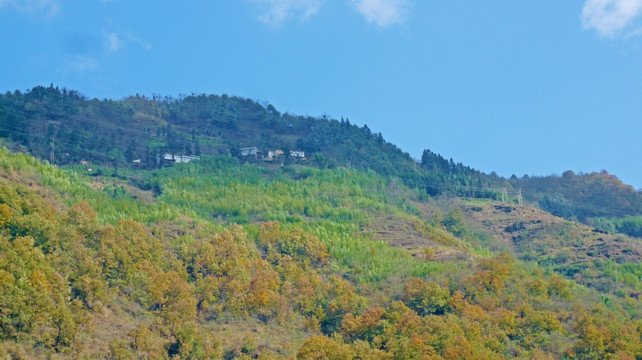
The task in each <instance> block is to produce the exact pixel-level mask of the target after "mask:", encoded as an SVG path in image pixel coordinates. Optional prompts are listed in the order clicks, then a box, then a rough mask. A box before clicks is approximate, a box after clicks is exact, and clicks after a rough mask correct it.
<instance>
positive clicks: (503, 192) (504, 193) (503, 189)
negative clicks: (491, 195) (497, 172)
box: [502, 188, 508, 203]
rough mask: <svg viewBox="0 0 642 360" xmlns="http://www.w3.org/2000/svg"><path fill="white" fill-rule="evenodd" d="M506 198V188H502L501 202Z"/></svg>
mask: <svg viewBox="0 0 642 360" xmlns="http://www.w3.org/2000/svg"><path fill="white" fill-rule="evenodd" d="M507 198H508V194H507V193H506V188H502V202H503V203H505V202H506V199H507Z"/></svg>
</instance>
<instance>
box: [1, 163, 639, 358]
mask: <svg viewBox="0 0 642 360" xmlns="http://www.w3.org/2000/svg"><path fill="white" fill-rule="evenodd" d="M114 172H115V168H113V167H105V168H104V172H103V175H101V176H88V175H86V174H85V173H86V166H80V165H78V166H71V167H66V168H60V167H55V166H52V165H49V164H47V163H43V162H41V161H39V160H37V159H35V158H33V157H31V156H29V155H25V154H12V153H10V152H9V151H8V150H1V151H0V229H1V230H0V249H1V250H0V333H1V334H2V341H1V342H0V354H2V356H3V357H7V358H54V359H56V358H74V357H75V358H105V359H134V358H143V359H144V358H150V359H158V358H181V359H202V358H221V359H222V358H225V359H234V358H240V359H249V358H259V359H279V358H298V359H323V358H328V359H472V358H477V359H501V358H524V359H526V358H535V359H562V358H567V359H573V358H574V359H604V358H613V359H635V358H639V357H642V342H641V334H642V321H640V304H639V301H638V299H637V297H638V294H639V292H640V291H642V289H640V280H641V276H642V271H640V268H639V256H640V253H639V251H638V249H639V245H637V241H638V240H635V239H630V238H627V237H625V236H623V235H620V236H619V237H614V236H611V235H609V236H608V237H607V236H606V234H601V235H599V236H598V234H596V233H593V232H592V230H591V229H589V228H585V227H582V226H581V225H577V224H573V223H570V222H567V221H564V220H561V219H559V218H556V217H553V216H551V215H548V214H542V213H537V212H532V215H531V217H530V218H529V219H528V220H527V221H525V222H524V224H522V225H519V224H516V221H515V220H514V219H506V217H507V216H509V215H511V214H512V215H513V216H515V215H518V216H517V218H523V216H522V215H523V214H524V213H525V212H527V211H530V210H528V209H530V208H526V207H514V206H513V205H510V204H502V203H498V202H495V201H490V200H483V201H482V200H466V201H463V202H461V201H457V200H452V199H450V200H449V199H448V198H443V199H441V200H439V201H437V200H434V199H431V198H430V197H429V196H428V195H426V194H425V192H424V191H422V190H421V189H417V188H412V187H408V186H406V185H404V184H403V183H402V182H400V181H399V180H396V179H395V178H390V177H384V176H382V175H381V174H378V173H377V172H375V171H364V170H356V169H347V168H339V169H317V168H310V167H306V166H301V165H296V164H294V165H286V166H283V167H266V166H263V165H260V164H252V163H245V162H243V161H241V160H239V159H235V158H233V157H229V156H227V155H218V156H213V155H211V156H206V155H203V156H202V158H201V160H200V161H198V162H194V163H190V164H176V165H175V166H172V167H169V168H163V169H157V170H131V169H130V170H126V169H122V168H121V169H120V170H119V171H118V174H117V176H113V175H112V174H113V173H114ZM501 206H504V207H505V208H501ZM498 207H499V208H498ZM493 209H494V210H493ZM498 209H499V210H498ZM502 209H503V210H502ZM506 209H511V210H510V211H508V210H506ZM494 211H501V212H500V213H497V212H494ZM533 211H537V210H533ZM472 214H481V215H480V216H481V217H480V218H477V219H476V218H474V217H473V215H472ZM500 216H503V219H504V220H502V219H501V218H498V217H500ZM537 220H540V221H542V222H546V223H547V224H549V225H550V226H546V227H545V228H542V227H538V226H535V225H536V224H530V223H529V221H535V222H536V221H537ZM501 221H505V223H502V222H501ZM504 224H507V225H506V226H504ZM502 228H503V230H502V231H501V232H503V233H510V234H512V235H511V236H510V237H508V236H503V235H501V234H500V230H499V229H502ZM400 233H408V234H410V235H409V237H408V239H409V241H399V240H400V238H401V235H400ZM597 237H602V238H603V242H604V244H606V245H604V247H605V248H606V249H607V250H606V251H603V252H599V254H597V255H596V254H593V255H592V254H589V252H590V251H591V249H592V245H593V244H598V243H599V242H600V240H598V239H597ZM618 239H620V240H618ZM620 243H621V244H620ZM528 244H531V245H528ZM582 244H583V245H582ZM576 245H577V246H576ZM572 246H576V247H577V248H578V249H580V250H577V251H576V250H573V248H572ZM565 248H569V249H571V251H574V252H572V253H571V255H570V256H567V257H566V258H565V259H564V258H563V255H560V253H562V252H563V250H564V249H565ZM607 255H608V258H607ZM591 256H595V257H599V258H600V259H601V260H603V261H604V262H603V265H596V266H594V267H582V266H580V265H581V264H582V263H583V262H582V261H584V260H585V259H586V257H591ZM551 259H552V261H551ZM560 259H562V260H565V261H561V260H560ZM609 261H610V262H609ZM595 279H607V280H608V281H607V282H600V281H594V280H595ZM605 284H606V285H609V284H611V286H605Z"/></svg>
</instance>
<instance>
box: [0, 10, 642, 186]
mask: <svg viewBox="0 0 642 360" xmlns="http://www.w3.org/2000/svg"><path fill="white" fill-rule="evenodd" d="M641 19H642V0H575V1H572V0H569V1H514V0H498V1H493V2H489V1H481V0H469V1H458V0H453V1H429V0H227V1H225V0H189V1H180V2H179V1H167V2H164V1H148V0H136V1H126V0H0V91H7V90H10V91H13V90H15V89H19V90H21V91H24V90H27V89H29V88H31V87H33V86H36V85H49V84H50V83H54V84H56V85H58V86H61V87H67V88H69V89H75V90H79V91H80V92H81V93H83V94H85V95H87V96H89V97H98V98H113V99H120V98H122V97H125V96H127V95H132V94H136V93H140V94H147V95H151V94H162V95H174V96H176V95H179V94H189V93H214V94H223V93H226V94H230V95H238V96H242V97H248V98H252V99H255V100H259V101H261V102H265V103H271V104H273V105H274V106H276V107H277V109H279V110H280V111H282V112H286V111H287V112H291V113H295V114H301V115H311V116H321V115H328V116H332V117H335V118H339V117H341V116H343V117H347V118H349V119H350V121H351V122H353V123H356V124H359V125H362V124H367V125H368V126H369V127H370V128H371V129H372V130H373V131H375V132H381V133H382V134H383V135H384V137H385V138H386V139H387V140H389V141H391V142H393V143H395V144H397V145H398V146H400V147H401V148H402V149H403V150H405V151H408V152H409V153H410V154H411V155H412V156H414V157H416V158H419V157H420V156H421V152H422V150H423V149H426V148H428V149H431V150H432V151H434V152H437V153H440V154H442V155H443V156H445V157H446V158H453V159H454V160H455V161H457V162H463V163H464V164H466V165H470V166H472V167H474V168H477V169H480V170H483V171H485V172H490V171H496V172H497V173H498V174H500V175H503V176H510V175H512V174H516V175H517V176H522V175H524V174H528V175H550V174H554V173H556V174H561V173H562V172H563V171H565V170H568V169H570V170H573V171H575V172H591V171H600V170H602V169H606V170H607V171H609V172H610V173H612V174H615V175H617V176H618V177H620V178H621V179H622V180H623V181H625V182H626V183H629V184H632V185H633V186H634V187H635V188H642V160H641V159H642V143H641V140H642V121H641V120H642V119H641V115H642V21H641Z"/></svg>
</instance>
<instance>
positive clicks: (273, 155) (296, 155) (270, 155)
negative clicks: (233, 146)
mask: <svg viewBox="0 0 642 360" xmlns="http://www.w3.org/2000/svg"><path fill="white" fill-rule="evenodd" d="M239 155H241V157H254V158H255V159H258V158H261V159H263V161H275V160H277V159H279V158H280V157H282V156H283V155H285V153H284V152H283V150H281V149H276V150H268V151H267V152H266V153H261V152H259V149H258V148H257V147H256V146H252V147H245V148H240V149H239ZM290 158H292V159H295V160H306V159H305V152H303V151H299V150H292V151H290Z"/></svg>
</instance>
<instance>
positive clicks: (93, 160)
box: [0, 85, 642, 236]
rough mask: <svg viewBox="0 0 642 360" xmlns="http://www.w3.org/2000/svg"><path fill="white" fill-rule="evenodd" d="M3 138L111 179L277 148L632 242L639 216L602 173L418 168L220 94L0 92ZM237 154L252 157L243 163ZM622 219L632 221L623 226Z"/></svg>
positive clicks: (637, 203) (352, 133)
mask: <svg viewBox="0 0 642 360" xmlns="http://www.w3.org/2000/svg"><path fill="white" fill-rule="evenodd" d="M0 138H3V139H4V142H5V144H6V145H7V146H9V147H10V148H11V149H14V150H17V151H27V152H29V153H30V154H32V155H33V156H36V157H39V158H41V159H46V160H48V161H49V162H50V163H52V164H57V165H74V164H79V163H84V164H93V165H102V166H107V167H110V168H112V169H114V171H115V172H118V170H119V169H123V168H130V169H131V168H134V169H156V168H160V167H163V166H165V165H166V164H165V162H164V159H163V157H164V154H173V155H201V154H223V155H230V156H233V157H238V158H241V159H242V160H244V161H250V162H252V161H254V162H259V163H261V160H260V159H261V158H262V157H264V156H266V155H267V153H268V150H273V151H274V150H276V149H280V150H282V151H283V153H285V154H286V156H282V157H281V158H280V159H279V160H278V161H277V162H276V163H279V164H284V163H285V164H287V163H289V162H292V161H294V160H292V159H291V158H290V157H289V156H287V154H288V153H289V151H292V150H297V151H302V152H304V153H305V157H306V159H307V160H306V161H305V162H304V163H305V165H306V166H312V167H316V168H337V167H346V168H356V169H362V170H368V169H369V170H373V171H375V172H376V173H378V174H381V175H383V176H394V177H397V178H399V179H400V180H401V181H402V182H403V183H404V184H405V185H407V186H409V187H411V188H417V189H420V190H421V191H423V192H425V193H426V194H428V195H430V196H433V197H434V196H440V195H444V194H446V195H456V196H463V197H473V198H489V199H495V200H500V199H506V198H507V199H508V200H509V201H512V202H515V203H517V202H518V200H519V195H518V194H519V193H520V190H521V194H522V199H523V200H524V201H526V202H527V203H530V204H534V205H537V206H540V207H541V208H542V209H545V210H546V211H549V212H551V213H552V214H555V215H558V216H562V217H565V218H567V219H578V220H580V221H583V222H584V223H587V224H591V225H595V226H599V227H600V229H602V230H604V231H615V232H624V233H627V234H629V235H633V236H639V224H640V223H642V218H640V217H636V216H640V214H642V195H641V194H640V192H639V191H635V190H634V189H633V188H632V187H630V186H628V185H625V184H623V183H621V182H620V181H619V180H618V179H617V178H615V177H614V176H612V175H609V174H607V173H601V174H598V173H593V174H580V175H576V174H574V173H572V172H566V173H564V175H563V176H561V177H560V176H545V177H528V176H524V177H522V178H517V177H512V178H510V179H504V178H501V177H499V176H496V175H495V174H494V173H492V174H484V173H482V172H480V171H477V170H475V169H473V168H470V167H468V166H465V165H463V164H461V163H456V162H453V160H452V159H451V160H447V159H445V158H444V157H442V156H441V155H439V154H436V153H434V152H432V151H430V150H425V151H424V153H423V155H422V158H421V160H420V161H419V160H417V161H415V160H413V159H412V158H411V157H410V156H409V155H408V154H407V153H404V152H403V151H401V150H400V149H399V148H398V147H396V146H395V145H393V144H391V143H388V142H386V141H385V140H384V138H383V136H382V135H381V134H380V133H378V134H375V133H372V132H371V131H370V129H369V128H368V127H367V126H365V125H364V126H363V127H358V126H356V125H353V124H351V123H350V121H349V120H348V119H341V120H336V119H330V118H325V117H323V118H313V117H309V116H307V117H304V116H297V115H293V114H287V113H285V114H281V113H280V112H279V111H278V110H277V109H275V108H274V106H272V105H269V104H261V103H258V102H256V101H253V100H249V99H243V98H239V97H234V96H227V95H222V96H218V95H194V94H193V95H187V96H185V95H183V96H180V97H179V98H172V97H161V96H160V95H154V96H153V97H152V98H147V97H145V96H139V95H136V96H131V97H128V98H125V99H122V100H119V101H113V100H107V99H105V100H98V99H89V98H86V97H85V96H83V95H82V94H80V93H79V92H78V91H73V90H67V89H64V88H63V89H62V90H60V89H59V88H57V87H54V86H53V85H52V86H49V87H42V86H38V87H35V88H33V89H31V90H30V91H27V92H25V93H21V92H19V91H15V92H13V93H11V92H7V93H6V94H4V95H0ZM244 147H256V148H257V149H258V151H259V153H258V154H257V155H256V156H250V157H247V156H246V157H243V156H241V155H240V151H239V150H240V149H241V148H244ZM135 160H136V162H134V161H135ZM299 162H301V161H299ZM270 164H271V165H273V164H274V163H270ZM101 170H102V169H101ZM503 194H505V195H503ZM626 216H629V217H631V218H630V219H628V220H625V222H624V223H623V222H622V221H624V220H622V218H624V217H626ZM594 218H599V219H596V220H593V219H594Z"/></svg>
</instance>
